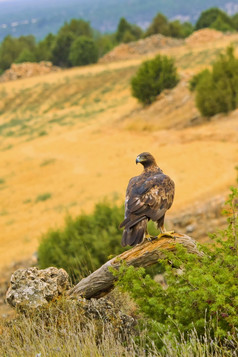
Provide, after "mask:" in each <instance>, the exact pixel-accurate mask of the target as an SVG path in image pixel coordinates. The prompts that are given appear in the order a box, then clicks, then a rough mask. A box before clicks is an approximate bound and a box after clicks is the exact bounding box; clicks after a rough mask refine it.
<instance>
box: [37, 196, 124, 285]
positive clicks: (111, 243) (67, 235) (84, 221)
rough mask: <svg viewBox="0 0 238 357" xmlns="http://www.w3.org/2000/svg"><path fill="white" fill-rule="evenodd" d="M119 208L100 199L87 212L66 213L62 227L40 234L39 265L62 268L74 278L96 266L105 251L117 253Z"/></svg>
mask: <svg viewBox="0 0 238 357" xmlns="http://www.w3.org/2000/svg"><path fill="white" fill-rule="evenodd" d="M123 211H124V207H117V206H115V205H114V206H113V205H109V204H107V203H101V204H98V205H96V207H95V210H94V212H93V214H91V215H85V214H82V215H81V216H79V217H77V218H74V219H73V218H72V217H70V216H69V217H67V219H66V224H65V227H64V228H63V229H56V230H50V231H49V232H47V233H46V234H45V235H43V237H42V239H41V243H40V246H39V249H38V256H39V265H40V268H42V269H43V268H46V267H49V266H56V267H58V268H64V269H65V270H66V271H67V272H68V273H69V274H70V276H71V277H72V279H73V280H75V279H76V280H78V279H79V278H82V277H84V276H86V275H88V274H89V273H90V272H92V271H94V270H95V269H97V268H99V267H100V266H101V265H102V264H103V263H105V262H106V261H107V260H108V258H109V255H111V254H113V255H117V254H119V253H121V252H122V251H123V250H124V249H123V248H122V247H121V244H120V241H121V235H122V231H121V229H119V224H120V222H121V221H122V220H123Z"/></svg>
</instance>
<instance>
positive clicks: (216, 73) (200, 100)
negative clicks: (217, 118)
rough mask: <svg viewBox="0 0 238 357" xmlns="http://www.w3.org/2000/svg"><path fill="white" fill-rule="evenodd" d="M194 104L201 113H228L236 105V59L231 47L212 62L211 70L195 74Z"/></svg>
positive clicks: (237, 76) (237, 75)
mask: <svg viewBox="0 0 238 357" xmlns="http://www.w3.org/2000/svg"><path fill="white" fill-rule="evenodd" d="M197 78H198V82H197V84H196V87H195V89H196V105H197V107H198V109H199V110H200V112H201V113H202V115H204V116H208V117H210V116H212V115H215V114H217V113H228V112H229V111H231V110H234V109H235V108H237V107H238V59H237V58H235V56H234V50H233V48H232V47H228V48H227V50H226V53H225V54H222V55H220V58H219V59H218V60H217V61H216V62H214V64H213V67H212V71H208V70H207V71H203V74H202V75H200V77H199V76H198V75H197Z"/></svg>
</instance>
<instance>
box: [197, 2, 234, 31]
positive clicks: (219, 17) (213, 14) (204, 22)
mask: <svg viewBox="0 0 238 357" xmlns="http://www.w3.org/2000/svg"><path fill="white" fill-rule="evenodd" d="M219 23H220V25H219ZM221 24H222V27H223V26H225V25H226V29H225V31H227V29H228V28H229V29H232V28H233V23H232V19H231V18H230V17H229V16H228V15H227V14H226V13H225V12H224V11H222V10H220V9H218V8H216V7H213V8H211V9H208V10H205V11H203V12H202V13H201V15H200V16H199V18H198V20H197V22H196V29H197V30H199V29H202V28H204V27H213V28H215V29H216V30H220V31H223V30H222V27H221ZM214 25H215V26H214ZM218 25H219V26H218Z"/></svg>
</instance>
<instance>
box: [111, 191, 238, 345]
mask: <svg viewBox="0 0 238 357" xmlns="http://www.w3.org/2000/svg"><path fill="white" fill-rule="evenodd" d="M227 203H228V209H227V213H228V214H229V218H228V227H227V229H226V230H224V231H222V232H220V233H219V234H218V235H215V236H214V238H215V243H214V244H213V246H209V247H207V246H206V247H205V246H203V247H202V249H203V251H204V253H205V254H204V256H203V257H198V256H196V255H193V254H189V253H187V252H186V250H185V249H184V248H183V247H181V246H178V247H177V252H176V253H171V252H170V253H168V254H167V259H168V261H169V262H170V263H171V262H172V265H171V264H168V262H167V261H165V260H164V261H161V263H162V264H163V265H164V267H165V269H166V273H165V278H166V282H167V284H168V287H167V288H166V289H163V288H162V287H161V285H159V284H158V283H156V282H155V281H154V280H153V279H152V278H151V276H149V275H148V274H146V273H145V270H144V269H143V268H139V269H135V268H134V267H132V266H130V267H129V268H127V267H125V266H123V267H122V268H121V269H120V271H119V273H116V274H118V277H119V281H118V284H119V286H120V287H121V288H122V289H123V290H125V291H127V292H128V293H129V294H130V295H131V296H132V298H133V299H134V300H135V302H136V303H137V305H138V307H139V310H140V312H141V313H142V314H143V315H142V318H143V321H146V322H147V329H148V337H149V338H150V339H152V340H153V341H155V342H156V343H157V345H160V344H161V336H162V337H163V336H166V337H169V335H170V333H171V334H172V335H174V334H175V335H177V336H178V337H180V336H182V335H183V336H184V337H185V338H186V336H189V334H190V333H191V331H194V330H195V331H196V333H197V334H198V336H202V335H203V336H204V335H205V334H206V332H207V331H208V329H209V333H210V335H211V336H213V337H215V338H218V339H220V341H222V340H223V339H224V338H226V337H229V336H233V335H234V336H235V334H236V332H237V328H238V298H237V297H238V285H237V276H238V215H237V213H238V189H237V188H232V192H231V194H230V197H229V200H228V202H227ZM177 268H181V269H182V273H181V271H180V273H178V271H177ZM159 336H160V337H159Z"/></svg>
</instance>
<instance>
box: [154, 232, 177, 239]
mask: <svg viewBox="0 0 238 357" xmlns="http://www.w3.org/2000/svg"><path fill="white" fill-rule="evenodd" d="M157 238H158V239H161V238H173V239H176V238H175V236H174V231H169V232H162V233H160V234H159V235H158V237H157Z"/></svg>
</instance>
